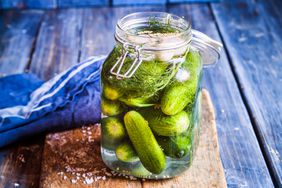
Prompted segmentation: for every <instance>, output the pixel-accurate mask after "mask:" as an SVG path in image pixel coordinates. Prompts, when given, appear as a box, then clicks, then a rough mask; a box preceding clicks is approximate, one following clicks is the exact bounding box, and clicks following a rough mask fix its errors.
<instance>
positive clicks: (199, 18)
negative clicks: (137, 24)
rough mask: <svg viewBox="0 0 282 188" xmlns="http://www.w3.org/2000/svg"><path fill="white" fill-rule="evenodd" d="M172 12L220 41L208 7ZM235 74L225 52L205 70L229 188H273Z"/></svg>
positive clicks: (182, 7) (172, 8) (184, 7)
mask: <svg viewBox="0 0 282 188" xmlns="http://www.w3.org/2000/svg"><path fill="white" fill-rule="evenodd" d="M169 11H170V12H173V13H176V14H178V15H180V16H184V17H185V18H186V19H187V20H189V18H190V20H191V21H192V27H193V28H195V29H198V30H200V31H202V32H204V33H206V34H208V35H209V36H211V37H212V38H214V39H216V40H219V41H220V36H219V33H218V31H217V28H216V24H215V21H214V19H213V16H212V13H211V11H210V9H209V7H208V6H205V5H202V4H200V5H177V6H170V9H169ZM226 15H227V13H226ZM203 23H205V24H203ZM232 45H233V44H229V46H232ZM231 75H232V71H231V68H230V65H229V62H228V59H227V56H226V54H225V52H224V51H223V52H222V54H221V60H220V61H219V62H218V64H217V65H216V66H214V67H211V68H207V69H205V71H204V82H205V84H204V85H205V87H207V88H208V90H209V91H210V93H211V96H212V99H213V102H214V106H215V110H216V115H217V116H216V121H217V130H218V137H219V138H218V139H219V143H220V154H221V159H222V162H223V166H224V170H225V175H226V179H227V184H228V186H229V187H244V186H246V187H261V188H265V187H273V184H272V180H271V177H270V175H269V172H268V169H267V166H266V164H265V161H264V158H263V155H262V153H261V151H260V148H259V144H258V142H257V138H256V136H255V133H254V130H253V127H252V123H251V121H250V119H249V116H248V113H247V110H246V108H245V105H244V103H243V100H242V98H241V95H240V91H239V88H238V86H237V83H236V81H235V79H234V77H233V76H231Z"/></svg>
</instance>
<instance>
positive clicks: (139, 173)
mask: <svg viewBox="0 0 282 188" xmlns="http://www.w3.org/2000/svg"><path fill="white" fill-rule="evenodd" d="M131 174H132V175H133V176H135V177H138V178H147V177H148V176H150V175H152V173H151V172H149V171H148V170H147V169H146V168H145V167H144V166H143V165H142V164H141V163H139V164H138V165H137V166H134V167H133V168H132V170H131Z"/></svg>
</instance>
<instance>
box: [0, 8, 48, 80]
mask: <svg viewBox="0 0 282 188" xmlns="http://www.w3.org/2000/svg"><path fill="white" fill-rule="evenodd" d="M42 13H43V12H41V11H21V12H17V11H3V12H2V13H1V14H0V76H5V75H9V74H15V73H22V72H24V70H25V68H26V66H27V65H28V63H29V61H30V54H31V52H32V48H33V45H34V41H35V39H36V37H37V31H38V28H39V26H40V21H41V17H42Z"/></svg>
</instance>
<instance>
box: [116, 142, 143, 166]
mask: <svg viewBox="0 0 282 188" xmlns="http://www.w3.org/2000/svg"><path fill="white" fill-rule="evenodd" d="M116 156H117V158H118V159H119V160H120V161H123V162H136V161H138V160H139V158H138V156H137V153H136V151H135V150H134V148H133V146H132V144H131V143H130V142H129V141H127V142H123V143H121V144H120V145H118V147H117V148H116Z"/></svg>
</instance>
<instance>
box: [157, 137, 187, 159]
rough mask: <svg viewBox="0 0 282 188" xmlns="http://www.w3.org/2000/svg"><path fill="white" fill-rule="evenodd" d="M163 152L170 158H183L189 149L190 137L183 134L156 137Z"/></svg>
mask: <svg viewBox="0 0 282 188" xmlns="http://www.w3.org/2000/svg"><path fill="white" fill-rule="evenodd" d="M156 139H157V141H158V143H159V145H160V146H161V147H162V148H163V150H164V153H165V154H166V155H167V156H169V157H172V158H183V157H185V156H186V155H187V154H188V152H189V151H190V149H191V138H190V137H189V136H185V135H179V136H171V137H165V136H158V137H156Z"/></svg>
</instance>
